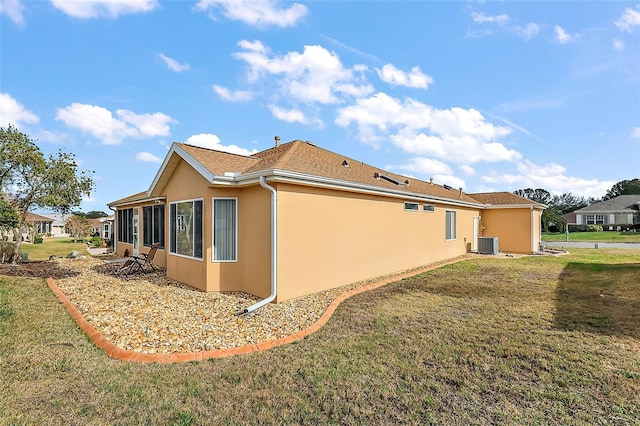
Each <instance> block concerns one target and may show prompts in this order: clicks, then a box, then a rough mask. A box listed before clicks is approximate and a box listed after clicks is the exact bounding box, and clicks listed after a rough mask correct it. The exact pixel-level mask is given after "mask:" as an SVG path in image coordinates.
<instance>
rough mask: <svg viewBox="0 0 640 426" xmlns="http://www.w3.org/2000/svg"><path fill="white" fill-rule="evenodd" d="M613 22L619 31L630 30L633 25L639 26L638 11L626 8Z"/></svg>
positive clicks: (639, 14) (639, 13)
mask: <svg viewBox="0 0 640 426" xmlns="http://www.w3.org/2000/svg"><path fill="white" fill-rule="evenodd" d="M614 24H615V26H616V27H618V29H619V30H620V31H626V32H631V31H633V29H634V27H637V26H640V11H638V10H633V9H631V8H626V9H625V10H624V12H623V13H622V16H620V19H618V20H617V21H615V22H614Z"/></svg>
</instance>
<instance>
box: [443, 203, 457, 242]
mask: <svg viewBox="0 0 640 426" xmlns="http://www.w3.org/2000/svg"><path fill="white" fill-rule="evenodd" d="M445 234H446V239H447V240H455V239H456V212H454V211H452V210H447V211H446V216H445Z"/></svg>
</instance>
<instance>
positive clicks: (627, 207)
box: [575, 194, 640, 214]
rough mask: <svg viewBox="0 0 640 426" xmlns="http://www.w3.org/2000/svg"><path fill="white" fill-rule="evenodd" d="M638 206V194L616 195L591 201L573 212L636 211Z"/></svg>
mask: <svg viewBox="0 0 640 426" xmlns="http://www.w3.org/2000/svg"><path fill="white" fill-rule="evenodd" d="M639 207H640V194H632V195H618V196H617V197H614V198H611V199H610V200H606V201H600V202H598V203H593V204H591V205H590V206H587V207H583V208H581V209H578V210H576V211H575V213H583V214H584V213H636V212H638V209H639Z"/></svg>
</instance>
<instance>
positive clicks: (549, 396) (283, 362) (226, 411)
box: [0, 249, 640, 425]
mask: <svg viewBox="0 0 640 426" xmlns="http://www.w3.org/2000/svg"><path fill="white" fill-rule="evenodd" d="M638 277H640V254H639V253H637V252H633V253H629V250H618V251H613V250H603V249H600V250H592V249H583V250H574V251H573V252H572V254H570V255H566V256H559V257H551V256H534V257H523V258H519V259H497V258H490V257H477V258H474V259H472V260H468V261H464V262H461V263H458V264H455V265H450V266H446V267H443V268H441V269H438V270H434V271H431V272H427V273H425V274H422V275H419V276H416V277H413V278H409V279H405V280H403V281H400V282H397V283H393V284H389V285H387V286H385V287H382V288H380V289H378V290H375V291H371V292H368V293H363V294H360V295H357V296H355V297H353V298H351V299H349V300H347V301H346V302H344V303H343V304H342V305H340V307H339V308H338V310H337V311H336V313H335V314H334V316H333V317H332V318H331V320H330V321H329V322H328V324H327V325H326V326H325V327H323V328H322V329H321V330H320V331H319V332H317V333H315V334H313V335H311V336H309V337H308V338H306V339H304V340H302V341H300V342H298V343H297V344H292V345H287V346H282V347H278V348H274V349H272V350H269V351H265V352H260V353H254V354H250V355H245V356H237V357H232V358H226V359H214V360H209V361H203V362H193V363H187V364H174V365H159V364H150V365H143V364H133V363H124V362H121V361H116V360H111V359H109V358H107V357H106V356H105V355H104V353H103V352H102V351H100V350H98V349H96V348H95V347H94V346H93V345H92V343H91V342H90V340H89V339H88V338H87V337H86V336H84V335H83V334H82V333H81V332H80V331H79V329H78V327H76V325H75V323H74V322H73V321H72V320H71V318H70V317H69V316H68V315H67V314H66V312H65V311H64V309H63V308H62V306H61V305H60V304H59V303H58V302H57V300H56V299H55V298H54V296H53V295H52V294H51V291H50V290H49V289H48V287H47V286H46V284H45V283H44V282H43V280H40V279H24V278H14V277H0V413H2V415H1V416H0V424H65V425H68V424H150V425H155V424H157V425H164V424H175V425H196V424H274V423H278V424H314V425H315V424H327V423H340V424H398V423H401V424H428V423H438V424H482V425H484V424H639V423H640V398H639V397H638V395H640V281H639V280H638Z"/></svg>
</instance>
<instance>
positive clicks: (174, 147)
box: [147, 142, 216, 195]
mask: <svg viewBox="0 0 640 426" xmlns="http://www.w3.org/2000/svg"><path fill="white" fill-rule="evenodd" d="M173 154H177V155H178V156H180V158H182V159H183V160H184V161H186V162H187V164H189V165H190V166H191V167H193V169H194V170H195V171H196V172H198V173H200V174H201V175H202V177H204V178H205V179H206V180H207V181H209V182H211V183H214V182H213V181H214V177H216V175H214V174H213V173H211V172H210V171H209V170H207V169H206V168H205V167H204V166H203V165H202V164H200V163H199V162H198V161H196V159H195V158H193V157H192V156H191V155H190V154H189V153H188V152H187V151H185V150H184V149H182V148H181V147H180V146H179V145H178V144H177V143H176V142H173V143H172V144H171V148H170V149H169V152H167V155H166V156H165V157H164V161H163V162H162V165H161V166H160V169H158V172H157V173H156V176H155V177H154V178H153V181H152V182H151V185H150V186H149V189H148V190H147V194H149V195H150V194H151V193H152V192H153V190H154V189H155V187H156V185H157V184H158V181H159V180H160V177H161V176H162V174H163V173H164V170H165V169H166V168H167V165H168V164H169V161H170V160H171V156H172V155H173Z"/></svg>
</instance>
